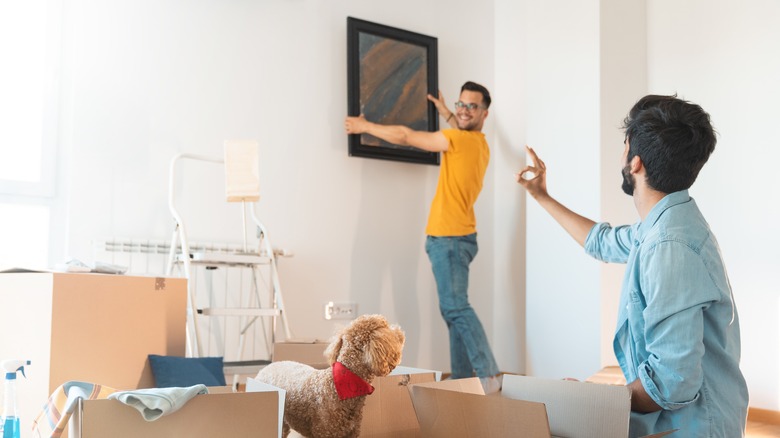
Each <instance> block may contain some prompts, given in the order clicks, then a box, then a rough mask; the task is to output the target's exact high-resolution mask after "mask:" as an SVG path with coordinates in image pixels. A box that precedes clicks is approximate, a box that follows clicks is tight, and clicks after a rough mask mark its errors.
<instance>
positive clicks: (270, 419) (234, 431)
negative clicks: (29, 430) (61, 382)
mask: <svg viewBox="0 0 780 438" xmlns="http://www.w3.org/2000/svg"><path fill="white" fill-rule="evenodd" d="M279 399H280V394H279V392H278V391H266V392H239V393H232V392H230V388H228V387H219V388H209V394H202V395H197V396H195V397H194V398H192V399H191V400H189V401H188V402H187V403H186V404H185V405H184V406H182V407H181V409H179V410H178V411H176V412H172V413H170V414H168V415H165V416H162V417H160V418H158V419H157V420H154V421H146V420H144V418H143V416H142V415H141V413H140V412H139V411H138V410H136V409H135V408H133V407H131V406H127V405H125V404H124V403H122V402H119V401H117V400H81V401H80V402H79V404H78V406H77V408H76V410H75V411H74V413H73V417H71V420H70V423H69V425H70V433H69V436H71V437H73V438H137V437H144V438H170V437H187V438H213V437H249V436H251V437H262V438H278V437H280V436H281V435H280V434H281V430H279V419H280V418H281V414H280V412H279Z"/></svg>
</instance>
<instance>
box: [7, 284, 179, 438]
mask: <svg viewBox="0 0 780 438" xmlns="http://www.w3.org/2000/svg"><path fill="white" fill-rule="evenodd" d="M186 317H187V282H186V280H185V279H181V278H159V277H133V276H124V275H105V274H75V273H4V274H0V332H2V333H3V342H2V343H0V358H3V359H29V360H30V361H32V363H31V365H30V366H28V367H27V368H26V374H27V378H26V379H25V378H22V377H20V378H19V379H18V382H17V394H18V406H19V413H20V418H21V421H22V437H23V438H24V437H25V436H27V437H29V436H30V431H31V428H32V421H33V419H34V418H35V417H36V416H37V415H38V414H39V413H40V411H41V408H42V406H43V405H44V403H46V400H47V399H48V397H49V395H51V394H52V393H53V392H54V390H55V389H56V388H57V387H58V386H59V385H61V384H63V383H64V382H66V381H69V380H81V381H86V382H92V383H98V384H102V385H106V386H110V387H113V388H117V389H135V388H146V387H152V386H154V378H153V375H152V372H151V368H150V367H149V363H148V360H147V355H149V354H152V353H154V354H159V355H175V356H184V354H185V348H186V335H185V328H186Z"/></svg>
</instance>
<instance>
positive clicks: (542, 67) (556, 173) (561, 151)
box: [513, 0, 600, 378]
mask: <svg viewBox="0 0 780 438" xmlns="http://www.w3.org/2000/svg"><path fill="white" fill-rule="evenodd" d="M524 12H525V14H524V15H523V16H521V17H516V19H517V20H518V23H519V26H520V27H521V28H524V29H525V33H526V44H527V47H526V50H527V52H526V54H527V56H526V58H525V61H524V68H525V71H524V73H525V81H524V85H525V99H523V100H522V101H520V100H518V99H517V97H516V96H515V97H513V98H514V101H517V102H522V104H523V105H524V106H525V108H526V109H525V115H526V121H525V126H526V143H527V144H529V145H531V146H532V147H533V148H534V150H536V152H537V153H538V155H539V156H540V158H541V159H542V160H543V161H544V162H545V163H546V165H547V169H548V174H547V186H548V189H549V191H550V193H551V194H552V196H554V197H556V198H557V199H558V200H560V201H561V202H563V203H564V204H567V205H568V206H569V207H570V208H571V209H573V210H574V211H577V212H579V213H580V214H583V215H585V216H588V217H597V216H598V211H599V202H600V201H599V198H600V195H599V184H600V177H599V171H600V170H599V169H600V145H599V2H598V1H596V0H590V1H581V0H556V1H544V2H542V1H539V2H536V1H528V2H526V9H525V11H524ZM519 146H522V145H519ZM526 207H527V210H526V220H527V235H526V242H527V245H526V260H527V262H526V267H527V271H526V274H527V276H526V288H527V289H526V314H525V315H526V333H527V338H526V342H527V344H526V372H527V373H529V374H532V375H537V376H543V377H551V378H560V377H566V376H568V377H576V378H585V377H587V376H588V375H590V374H592V373H594V372H595V371H597V370H598V369H599V366H600V359H599V336H598V333H599V327H600V322H599V321H600V305H599V296H600V293H599V264H598V263H597V262H596V261H594V260H592V259H590V258H589V257H587V256H586V255H585V254H584V252H583V250H582V248H580V247H579V245H578V244H577V243H576V242H575V241H574V240H573V239H572V238H571V237H569V235H568V234H566V232H565V231H564V230H563V229H562V228H561V227H559V226H558V224H557V223H555V221H553V220H552V219H551V218H550V217H549V215H548V214H547V213H546V212H545V211H544V210H542V209H541V207H539V205H538V204H537V203H536V202H534V201H533V200H529V201H527V203H526Z"/></svg>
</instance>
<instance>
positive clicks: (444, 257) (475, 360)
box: [425, 233, 499, 379]
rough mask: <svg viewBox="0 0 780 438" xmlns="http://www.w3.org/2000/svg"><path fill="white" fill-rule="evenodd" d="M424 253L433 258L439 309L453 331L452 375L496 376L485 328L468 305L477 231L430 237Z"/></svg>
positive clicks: (451, 348) (494, 360)
mask: <svg viewBox="0 0 780 438" xmlns="http://www.w3.org/2000/svg"><path fill="white" fill-rule="evenodd" d="M425 252H427V253H428V258H429V259H430V260H431V267H432V268H433V276H434V278H435V279H436V287H437V289H438V292H439V311H440V312H441V316H442V317H444V321H445V322H446V323H447V328H448V329H449V333H450V366H451V368H452V370H451V371H452V378H453V379H460V378H466V377H473V376H474V374H475V373H476V375H477V377H489V376H495V375H496V374H498V373H499V370H498V365H497V364H496V359H495V358H494V357H493V352H492V351H491V350H490V345H489V344H488V341H487V337H486V336H485V330H484V329H483V328H482V323H480V322H479V318H477V314H476V312H474V309H473V308H472V307H471V305H470V304H469V297H468V287H469V264H470V263H471V261H472V260H474V256H476V255H477V234H476V233H474V234H469V235H467V236H455V237H436V236H428V238H427V239H426V241H425Z"/></svg>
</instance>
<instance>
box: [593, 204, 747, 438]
mask: <svg viewBox="0 0 780 438" xmlns="http://www.w3.org/2000/svg"><path fill="white" fill-rule="evenodd" d="M585 251H586V252H587V253H588V254H590V255H592V256H593V257H595V258H597V259H599V260H602V261H605V262H613V263H626V273H625V277H624V279H623V287H622V291H621V295H620V307H619V312H618V321H617V328H616V331H615V338H614V341H613V347H614V350H615V355H616V356H617V360H618V363H619V364H620V368H621V369H622V370H623V374H624V375H625V377H626V380H627V381H628V382H633V381H634V380H636V379H640V381H641V383H642V386H643V387H644V388H645V390H646V391H647V393H648V394H649V395H650V397H652V399H653V400H654V401H655V402H656V403H657V404H658V405H659V406H661V408H662V410H661V411H657V412H652V413H648V414H642V413H638V412H632V413H631V426H630V435H631V436H632V437H634V436H642V435H646V434H651V433H657V432H663V431H666V430H671V429H679V430H680V432H678V433H677V434H675V435H673V436H677V435H680V436H685V437H728V438H733V437H741V436H743V435H744V429H745V422H746V417H747V406H748V392H747V385H746V384H745V379H744V378H743V376H742V372H741V371H740V369H739V356H740V338H739V318H738V316H737V311H736V307H735V306H734V300H733V295H732V293H731V286H730V284H729V281H728V277H727V275H726V269H725V266H724V264H723V259H722V257H721V255H720V249H719V247H718V243H717V241H716V240H715V236H713V235H712V232H711V231H710V228H709V225H708V224H707V222H706V221H705V220H704V217H702V215H701V212H700V211H699V208H698V207H697V206H696V202H695V201H694V200H693V198H691V197H690V196H689V195H688V191H687V190H685V191H680V192H675V193H671V194H669V195H667V196H666V197H664V198H663V199H662V200H661V201H660V202H658V204H656V205H655V206H654V207H653V209H652V210H651V211H650V213H649V214H648V215H647V217H646V218H645V220H644V221H641V222H637V223H635V224H634V225H631V226H620V227H614V228H613V227H611V226H610V225H609V224H607V223H599V224H596V225H595V226H594V227H593V228H592V229H591V230H590V232H589V233H588V237H587V238H586V240H585Z"/></svg>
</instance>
